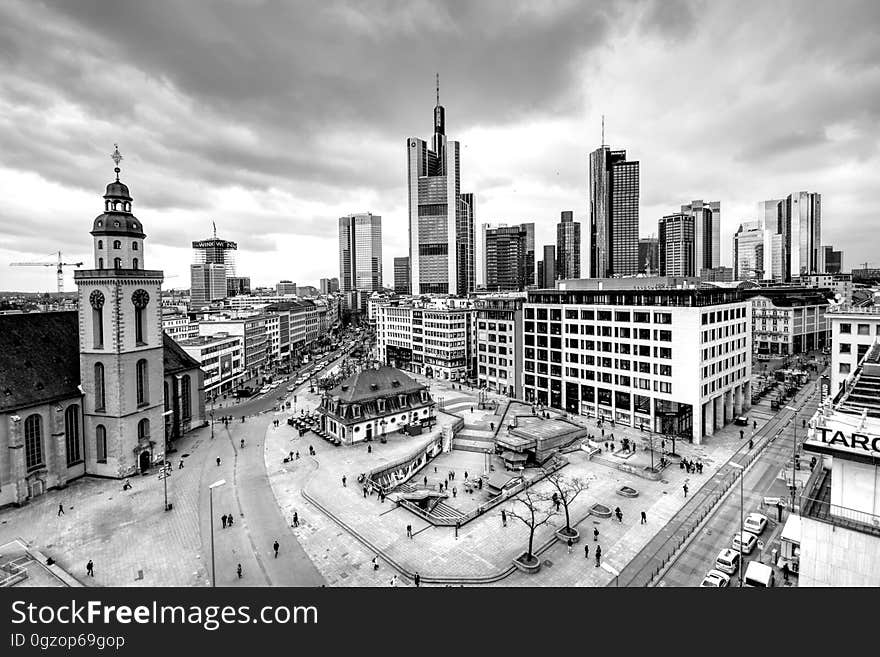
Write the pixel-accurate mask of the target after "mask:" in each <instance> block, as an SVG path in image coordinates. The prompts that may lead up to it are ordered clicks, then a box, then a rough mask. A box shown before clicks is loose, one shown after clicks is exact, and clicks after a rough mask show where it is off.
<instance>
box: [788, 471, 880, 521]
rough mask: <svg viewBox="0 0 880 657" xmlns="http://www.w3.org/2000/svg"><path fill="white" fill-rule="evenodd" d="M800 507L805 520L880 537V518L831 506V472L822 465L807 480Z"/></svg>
mask: <svg viewBox="0 0 880 657" xmlns="http://www.w3.org/2000/svg"><path fill="white" fill-rule="evenodd" d="M799 506H800V515H801V517H803V518H810V519H812V520H818V521H819V522H824V523H827V524H829V525H834V526H835V527H842V528H844V529H851V530H853V531H856V532H862V533H863V534H872V535H874V536H880V516H877V515H874V514H872V513H867V512H865V511H857V510H856V509H849V508H847V507H844V506H838V505H836V504H831V470H826V469H825V468H823V467H822V465H821V463H820V464H818V465H817V466H816V470H815V471H814V472H813V474H812V475H810V478H809V479H808V480H807V484H806V486H804V494H803V495H802V496H801V498H800V505H799Z"/></svg>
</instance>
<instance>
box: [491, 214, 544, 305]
mask: <svg viewBox="0 0 880 657" xmlns="http://www.w3.org/2000/svg"><path fill="white" fill-rule="evenodd" d="M482 241H483V244H484V245H485V253H484V257H483V258H482V260H483V262H484V264H485V281H486V290H488V291H490V292H497V291H506V290H511V291H513V290H525V289H526V288H527V287H529V286H530V285H533V284H534V282H535V224H533V223H527V224H519V225H517V226H498V227H497V228H492V227H490V226H489V225H488V224H483V240H482Z"/></svg>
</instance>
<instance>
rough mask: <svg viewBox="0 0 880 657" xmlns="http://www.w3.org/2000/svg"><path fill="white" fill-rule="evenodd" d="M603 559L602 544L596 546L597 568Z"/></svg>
mask: <svg viewBox="0 0 880 657" xmlns="http://www.w3.org/2000/svg"><path fill="white" fill-rule="evenodd" d="M601 560H602V546H601V545H597V546H596V568H598V567H599V562H600V561H601Z"/></svg>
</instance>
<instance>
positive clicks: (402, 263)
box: [394, 256, 410, 294]
mask: <svg viewBox="0 0 880 657" xmlns="http://www.w3.org/2000/svg"><path fill="white" fill-rule="evenodd" d="M394 292H395V294H409V293H410V284H409V258H408V257H407V256H404V257H402V258H395V259H394Z"/></svg>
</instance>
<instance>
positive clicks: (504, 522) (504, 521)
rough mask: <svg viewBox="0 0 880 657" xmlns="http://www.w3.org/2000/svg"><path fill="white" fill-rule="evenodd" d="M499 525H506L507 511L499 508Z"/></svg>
mask: <svg viewBox="0 0 880 657" xmlns="http://www.w3.org/2000/svg"><path fill="white" fill-rule="evenodd" d="M501 526H502V527H507V511H505V510H504V509H501Z"/></svg>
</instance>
